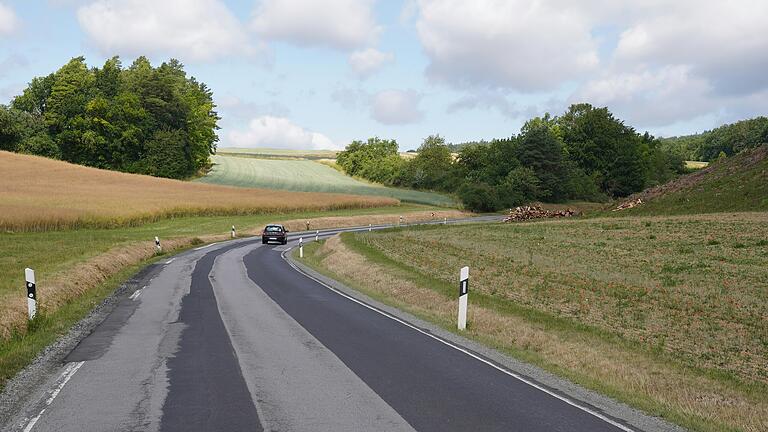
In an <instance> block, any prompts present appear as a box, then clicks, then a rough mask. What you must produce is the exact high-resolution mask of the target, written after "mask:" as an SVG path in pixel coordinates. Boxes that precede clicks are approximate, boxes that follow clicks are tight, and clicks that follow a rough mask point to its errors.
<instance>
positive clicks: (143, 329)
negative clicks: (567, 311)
mask: <svg viewBox="0 0 768 432" xmlns="http://www.w3.org/2000/svg"><path fill="white" fill-rule="evenodd" d="M334 232H336V231H326V232H324V233H323V234H322V235H330V234H332V233H334ZM288 247H290V245H289V246H288ZM288 247H285V246H273V245H269V246H262V245H261V242H260V241H259V240H254V239H243V240H236V241H232V242H226V243H221V244H216V245H212V246H207V247H204V248H199V249H197V250H194V251H190V252H187V253H184V254H181V255H178V256H176V257H174V258H171V259H169V260H168V261H166V262H165V263H164V264H163V265H162V266H160V267H158V268H157V269H156V270H155V271H153V272H150V273H149V274H147V275H146V280H147V281H146V286H144V287H143V288H141V289H140V290H137V291H135V292H133V293H131V294H130V295H126V297H125V298H124V299H123V300H122V301H121V302H120V304H119V305H118V307H117V308H116V309H115V310H114V311H113V312H112V313H111V314H110V315H109V317H108V318H107V319H106V320H105V321H104V322H103V323H102V324H101V325H100V326H99V327H98V328H97V329H96V330H95V331H94V332H93V333H92V334H91V335H90V336H88V337H87V338H85V339H84V340H83V341H82V342H81V343H80V344H79V345H78V346H77V348H76V349H75V350H73V351H72V352H71V353H70V354H69V356H68V357H67V358H66V359H65V362H64V364H63V365H62V366H61V369H60V373H58V374H57V375H55V376H52V377H51V378H50V379H49V380H48V381H47V382H46V384H45V386H44V388H41V389H39V390H38V391H37V392H32V394H31V396H30V402H29V403H28V404H27V406H26V408H25V410H24V412H22V413H20V414H19V417H18V419H15V420H14V422H12V424H11V425H10V426H9V428H10V429H9V430H14V431H16V430H23V431H62V432H65V431H118V430H119V431H132V430H141V431H144V430H152V431H157V430H159V431H262V430H267V431H368V430H372V431H413V430H417V431H590V432H592V431H595V432H597V431H620V430H625V431H632V430H638V429H637V428H636V427H631V426H629V425H628V424H627V423H626V422H625V421H624V420H622V419H618V418H615V417H612V416H610V415H608V414H606V413H604V412H602V411H601V410H600V409H598V408H595V407H593V406H590V405H589V404H587V403H585V402H581V401H579V400H575V399H573V398H572V397H571V396H568V395H564V394H561V393H559V392H558V391H557V390H554V389H551V388H548V387H546V386H544V385H541V384H538V383H536V382H535V381H534V380H531V379H528V378H526V377H524V376H522V377H521V376H520V375H519V374H518V373H515V372H513V371H509V370H507V369H505V368H504V367H503V366H501V365H499V364H498V363H496V362H494V361H492V360H489V359H487V358H484V357H482V356H480V355H478V354H476V353H475V352H473V351H470V350H467V349H464V348H462V347H461V346H457V345H456V344H455V343H453V342H449V341H446V340H444V339H442V338H440V337H437V336H435V335H434V334H433V333H432V332H430V331H429V330H424V329H423V328H420V327H419V328H417V327H414V326H411V325H409V324H407V323H405V322H402V321H401V320H400V319H398V318H396V317H393V316H391V315H389V314H388V313H386V312H382V311H381V310H380V309H378V308H376V307H375V306H371V305H369V304H366V303H364V302H361V301H359V300H355V299H352V298H349V297H348V296H346V295H342V294H340V293H339V292H337V291H335V290H332V289H330V288H329V287H328V286H326V285H325V284H323V283H321V282H319V281H318V280H316V279H314V278H311V277H308V276H307V275H305V274H303V273H301V272H299V271H298V270H297V269H296V268H294V266H292V265H291V264H290V263H289V262H288V261H287V260H286V259H285V258H284V257H283V254H282V252H284V251H285V250H286V249H287V248H288Z"/></svg>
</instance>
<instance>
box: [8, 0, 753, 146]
mask: <svg viewBox="0 0 768 432" xmlns="http://www.w3.org/2000/svg"><path fill="white" fill-rule="evenodd" d="M766 18H768V1H766V0H730V1H722V0H676V1H670V0H643V1H629V0H579V1H572V0H528V1H523V0H507V1H501V0H472V1H467V0H378V1H376V0H260V1H259V0H249V1H235V0H97V1H93V0H0V103H8V102H9V101H10V100H11V99H12V98H13V96H14V95H17V94H19V93H20V92H21V91H22V90H23V88H24V87H25V85H26V83H27V82H29V81H30V80H31V78H32V77H34V76H41V75H47V74H49V73H51V72H53V71H55V70H56V69H58V68H59V67H61V66H62V65H63V64H64V63H66V62H67V61H68V60H69V59H71V58H72V57H77V56H80V55H83V56H85V58H86V60H87V62H88V64H89V65H91V66H101V65H103V63H104V61H105V60H106V59H108V58H110V57H112V56H115V55H118V56H120V57H121V59H122V61H123V64H124V65H125V66H128V65H129V64H130V63H131V62H132V61H133V60H134V59H135V58H136V57H137V56H140V55H144V56H146V57H148V58H149V59H150V60H151V61H152V62H153V64H155V65H159V64H160V63H162V62H163V61H165V60H167V59H169V58H176V59H179V60H180V61H181V62H182V63H183V64H184V65H185V69H186V70H187V72H188V73H189V74H190V75H192V76H195V77H196V78H197V79H198V80H199V81H202V82H205V83H206V84H208V86H209V87H210V88H211V89H212V90H213V92H214V100H215V102H216V104H217V111H218V112H219V114H220V116H221V117H222V120H221V122H220V125H221V130H220V131H219V137H220V143H219V146H220V147H271V148H296V149H321V148H328V149H338V148H343V147H344V146H345V145H347V144H348V143H349V142H351V141H352V140H355V139H362V140H364V139H367V138H369V137H372V136H379V137H382V138H388V139H396V140H397V142H398V143H399V144H400V148H401V149H402V150H408V149H415V148H417V147H418V146H419V144H420V143H421V142H422V140H423V139H424V138H425V137H427V136H429V135H433V134H439V135H441V136H443V137H445V139H446V141H448V142H454V143H458V142H464V141H471V140H480V139H486V140H488V139H493V138H502V137H508V136H511V135H513V134H516V133H518V132H519V130H520V127H521V126H522V124H523V123H524V122H525V121H526V120H527V119H529V118H531V117H534V116H540V115H543V114H544V113H546V112H550V113H552V114H555V115H556V114H561V113H562V112H564V111H565V110H566V109H567V107H568V106H569V105H570V104H572V103H578V102H588V103H591V104H593V105H596V106H601V107H602V106H607V107H608V108H609V109H610V110H611V111H612V112H613V113H614V114H615V115H616V116H618V117H619V118H620V119H622V120H624V121H625V123H626V124H628V125H631V126H633V127H635V128H636V129H638V130H639V131H641V132H644V131H649V132H651V133H652V134H654V135H656V136H674V135H683V134H688V133H695V132H701V131H704V130H708V129H712V128H714V127H717V126H719V125H721V124H723V123H727V122H732V121H735V120H740V119H744V118H750V117H755V116H758V115H766V114H768V24H766Z"/></svg>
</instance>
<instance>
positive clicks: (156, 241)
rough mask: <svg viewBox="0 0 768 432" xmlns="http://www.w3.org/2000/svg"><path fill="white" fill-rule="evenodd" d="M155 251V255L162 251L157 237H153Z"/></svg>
mask: <svg viewBox="0 0 768 432" xmlns="http://www.w3.org/2000/svg"><path fill="white" fill-rule="evenodd" d="M155 249H157V253H160V252H162V251H163V247H162V246H160V239H159V238H158V237H157V236H155Z"/></svg>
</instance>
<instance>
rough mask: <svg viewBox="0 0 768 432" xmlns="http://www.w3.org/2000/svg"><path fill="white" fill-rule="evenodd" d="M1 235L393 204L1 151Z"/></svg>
mask: <svg viewBox="0 0 768 432" xmlns="http://www.w3.org/2000/svg"><path fill="white" fill-rule="evenodd" d="M0 173H2V175H3V180H2V181H1V182H0V230H3V231H44V230H53V229H68V228H80V227H115V226H126V225H132V224H140V223H145V222H149V221H153V220H158V219H162V218H168V217H175V216H191V215H197V216H200V215H219V214H222V215H223V214H226V215H242V214H269V213H279V212H283V213H284V212H289V211H310V210H335V209H347V208H367V207H380V206H385V205H395V204H397V203H398V201H397V200H395V199H392V198H386V197H365V196H352V195H341V194H325V193H302V192H285V191H277V190H266V189H243V188H234V187H226V186H218V185H207V184H200V183H189V182H183V181H177V180H169V179H160V178H156V177H149V176H141V175H133V174H125V173H118V172H114V171H105V170H99V169H95V168H88V167H83V166H79V165H72V164H68V163H65V162H60V161H56V160H52V159H46V158H41V157H36V156H29V155H22V154H16V153H8V152H3V151H0Z"/></svg>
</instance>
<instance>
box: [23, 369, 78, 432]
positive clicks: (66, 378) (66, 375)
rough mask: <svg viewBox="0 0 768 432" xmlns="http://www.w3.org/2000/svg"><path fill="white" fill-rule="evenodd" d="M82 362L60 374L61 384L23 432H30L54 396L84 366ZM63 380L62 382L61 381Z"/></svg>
mask: <svg viewBox="0 0 768 432" xmlns="http://www.w3.org/2000/svg"><path fill="white" fill-rule="evenodd" d="M84 363H85V362H84V361H80V362H76V363H70V364H69V365H68V366H67V368H66V369H64V372H62V373H61V375H60V376H59V380H61V382H60V383H59V385H57V386H56V387H55V388H54V389H53V391H52V392H51V395H50V396H49V397H48V399H46V400H45V408H43V409H42V410H41V411H40V413H39V414H38V415H37V416H36V417H34V418H33V419H32V420H30V421H29V423H27V426H26V427H25V428H24V432H29V431H31V430H32V428H33V427H35V424H36V423H37V422H38V420H40V417H42V416H43V413H45V410H46V409H48V407H49V406H50V405H51V403H53V400H54V399H56V396H58V395H59V393H61V390H62V389H63V388H64V386H65V385H67V383H68V382H69V380H70V379H72V377H73V376H74V375H75V373H77V370H78V369H80V367H81V366H82V365H83V364H84ZM62 378H63V380H62Z"/></svg>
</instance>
